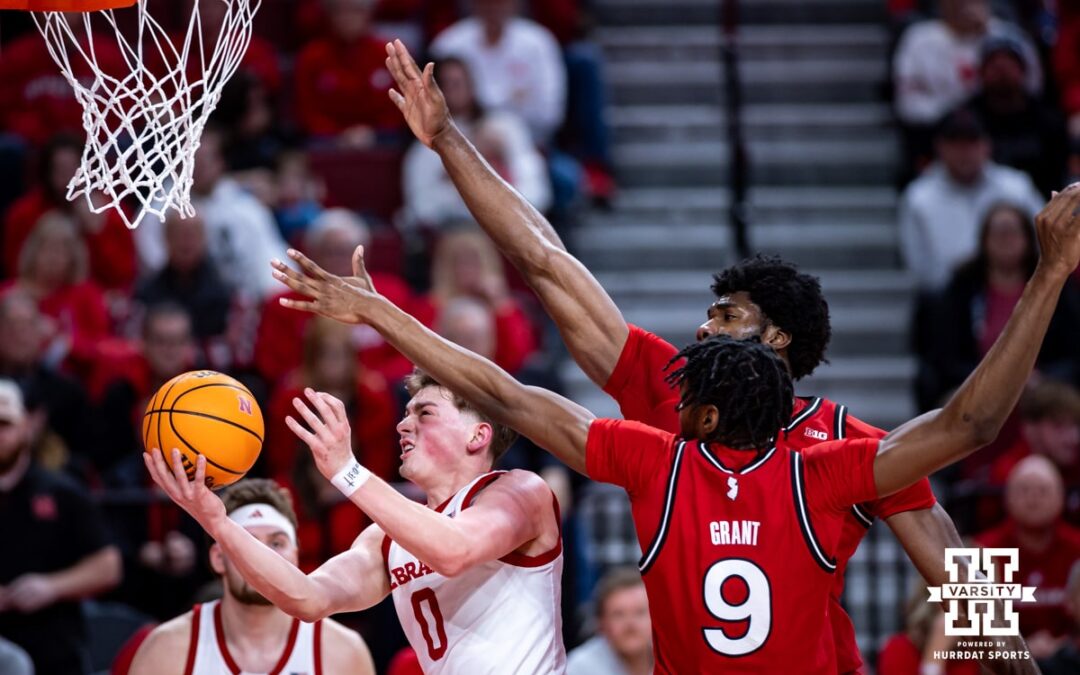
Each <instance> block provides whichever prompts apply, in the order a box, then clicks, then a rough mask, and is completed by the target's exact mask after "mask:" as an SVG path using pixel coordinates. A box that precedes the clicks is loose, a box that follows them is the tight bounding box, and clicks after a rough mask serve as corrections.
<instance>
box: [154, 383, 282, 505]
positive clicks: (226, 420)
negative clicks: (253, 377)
mask: <svg viewBox="0 0 1080 675" xmlns="http://www.w3.org/2000/svg"><path fill="white" fill-rule="evenodd" d="M142 434H143V445H144V446H145V447H146V449H147V450H152V449H154V448H159V449H160V450H161V451H162V452H163V453H164V454H165V459H166V461H170V460H169V457H170V456H171V455H172V450H173V448H176V449H177V450H179V451H180V455H181V460H182V461H183V463H184V468H185V469H187V474H188V479H191V478H194V477H195V460H196V458H197V457H198V456H199V455H203V456H205V457H206V485H207V487H211V488H219V487H223V486H225V485H228V484H229V483H233V482H235V481H237V480H239V479H241V478H242V477H243V476H244V474H245V473H247V471H248V469H250V468H251V465H252V464H254V463H255V460H256V459H258V457H259V450H261V449H262V442H263V418H262V411H260V410H259V404H258V403H256V402H255V397H254V396H252V395H251V392H250V391H248V388H247V387H245V386H244V385H242V384H240V383H239V382H237V381H236V380H234V379H233V378H231V377H229V376H228V375H222V374H221V373H215V372H214V371H212V370H196V371H193V372H190V373H184V374H183V375H177V376H176V377H174V378H173V379H171V380H169V381H168V382H166V383H165V384H163V385H162V386H161V388H160V389H158V390H157V393H156V394H154V398H152V399H150V403H149V404H148V405H147V406H146V412H145V413H144V414H143V423H142Z"/></svg>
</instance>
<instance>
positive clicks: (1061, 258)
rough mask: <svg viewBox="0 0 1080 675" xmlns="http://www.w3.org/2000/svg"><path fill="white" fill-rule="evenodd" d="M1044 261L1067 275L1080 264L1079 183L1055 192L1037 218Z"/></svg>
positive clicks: (1036, 224)
mask: <svg viewBox="0 0 1080 675" xmlns="http://www.w3.org/2000/svg"><path fill="white" fill-rule="evenodd" d="M1035 228H1036V230H1038V233H1039V247H1040V248H1041V249H1042V261H1041V262H1043V263H1045V264H1049V265H1051V266H1053V267H1054V268H1056V269H1057V270H1059V271H1060V272H1063V273H1065V274H1071V273H1072V271H1073V270H1075V269H1076V267H1077V265H1080V183H1073V184H1072V185H1070V186H1068V187H1066V188H1065V189H1064V190H1062V191H1061V192H1055V193H1054V194H1053V197H1052V198H1051V199H1050V202H1049V203H1048V204H1047V205H1046V206H1045V207H1043V209H1042V211H1039V213H1038V214H1037V215H1036V216H1035Z"/></svg>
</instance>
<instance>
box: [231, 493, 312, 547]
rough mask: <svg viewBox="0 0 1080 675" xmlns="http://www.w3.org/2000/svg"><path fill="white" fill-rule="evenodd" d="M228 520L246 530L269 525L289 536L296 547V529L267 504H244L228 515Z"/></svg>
mask: <svg viewBox="0 0 1080 675" xmlns="http://www.w3.org/2000/svg"><path fill="white" fill-rule="evenodd" d="M229 520H231V521H233V522H235V523H237V524H238V525H240V527H243V528H248V527H252V526H254V525H270V526H273V527H276V528H278V529H280V530H281V531H282V532H284V533H285V534H287V535H288V536H289V539H291V540H292V543H293V546H296V528H295V527H293V524H292V523H291V522H289V519H288V518H286V517H285V515H284V514H283V513H282V512H281V511H278V510H277V509H275V508H274V507H273V506H270V505H269V504H261V503H260V504H245V505H244V506H241V507H240V508H238V509H236V510H235V511H233V512H232V513H230V514H229Z"/></svg>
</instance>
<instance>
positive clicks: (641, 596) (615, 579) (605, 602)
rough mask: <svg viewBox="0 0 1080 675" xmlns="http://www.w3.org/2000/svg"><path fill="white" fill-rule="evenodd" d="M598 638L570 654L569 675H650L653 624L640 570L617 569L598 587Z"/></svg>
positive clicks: (568, 662)
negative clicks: (596, 674)
mask: <svg viewBox="0 0 1080 675" xmlns="http://www.w3.org/2000/svg"><path fill="white" fill-rule="evenodd" d="M596 621H597V631H596V636H595V637H593V638H592V639H590V640H588V641H587V642H585V643H584V644H582V645H581V646H580V647H578V648H577V649H575V650H574V651H572V652H570V654H569V655H568V657H567V662H566V675H592V674H593V673H608V674H609V675H649V674H650V673H652V670H653V657H652V623H651V621H650V618H649V597H648V595H646V593H645V582H644V581H642V580H641V573H640V572H638V571H637V570H636V569H614V570H612V571H610V572H608V573H607V574H605V575H604V578H602V579H601V580H600V583H599V584H597V586H596Z"/></svg>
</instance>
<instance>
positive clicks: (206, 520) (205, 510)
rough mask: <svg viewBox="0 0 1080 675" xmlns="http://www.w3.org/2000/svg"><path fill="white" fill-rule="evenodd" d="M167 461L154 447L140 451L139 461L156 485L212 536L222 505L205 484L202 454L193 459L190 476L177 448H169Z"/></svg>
mask: <svg viewBox="0 0 1080 675" xmlns="http://www.w3.org/2000/svg"><path fill="white" fill-rule="evenodd" d="M170 460H171V463H167V462H166V460H165V456H164V455H163V454H162V452H161V450H158V449H157V448H154V449H153V450H151V451H150V452H144V453H143V462H144V463H145V464H146V468H147V469H148V470H149V471H150V477H151V478H153V479H154V482H155V483H157V485H158V487H160V488H161V489H162V490H164V491H165V494H167V495H169V499H172V500H173V501H174V502H176V503H177V505H178V506H180V508H182V509H184V510H185V511H187V512H188V515H190V516H191V517H192V518H194V519H195V520H196V522H198V523H199V525H202V527H203V529H204V530H206V532H207V534H209V535H210V536H214V529H215V528H216V527H217V525H218V524H219V523H220V522H221V521H222V520H224V519H225V517H226V515H225V504H224V503H223V502H222V501H221V498H220V497H218V496H217V495H216V494H214V493H213V492H211V491H210V488H208V487H206V457H204V456H202V455H199V457H198V459H196V461H195V474H194V476H193V477H192V478H190V479H189V478H188V473H187V471H186V470H185V469H184V465H183V462H182V461H181V460H180V451H179V450H176V449H173V451H172V453H171V454H170Z"/></svg>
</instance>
